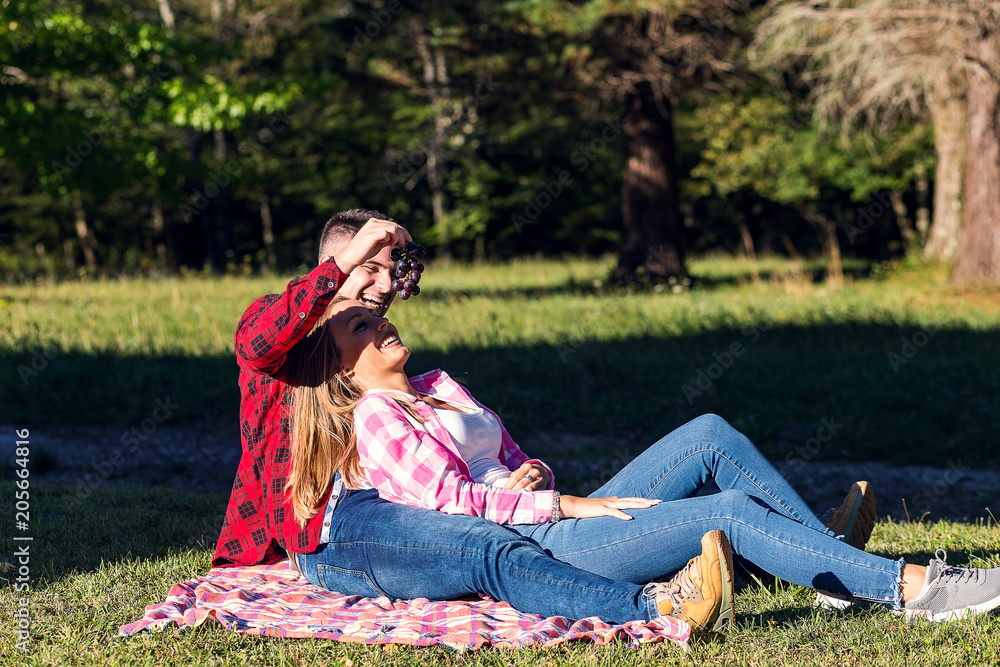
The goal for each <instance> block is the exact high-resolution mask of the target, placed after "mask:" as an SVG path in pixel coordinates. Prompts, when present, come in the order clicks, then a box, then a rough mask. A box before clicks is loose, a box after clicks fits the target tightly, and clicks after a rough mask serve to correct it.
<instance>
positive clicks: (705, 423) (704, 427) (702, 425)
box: [689, 413, 738, 434]
mask: <svg viewBox="0 0 1000 667" xmlns="http://www.w3.org/2000/svg"><path fill="white" fill-rule="evenodd" d="M689 425H690V426H691V427H693V428H697V429H698V430H699V431H703V432H707V433H713V434H723V433H731V432H737V433H738V431H736V429H735V428H733V427H732V425H731V424H730V423H729V422H727V421H726V420H725V419H723V418H722V417H720V416H719V415H716V414H712V413H708V414H704V415H701V416H700V417H696V418H694V419H692V420H691V421H690V422H689Z"/></svg>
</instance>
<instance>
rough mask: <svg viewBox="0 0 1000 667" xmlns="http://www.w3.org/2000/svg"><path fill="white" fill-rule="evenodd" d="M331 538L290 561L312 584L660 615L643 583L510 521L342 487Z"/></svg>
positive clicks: (576, 611)
mask: <svg viewBox="0 0 1000 667" xmlns="http://www.w3.org/2000/svg"><path fill="white" fill-rule="evenodd" d="M330 540H331V541H330V542H329V543H328V544H322V545H320V548H319V549H318V550H316V551H314V552H313V553H310V554H296V555H295V558H296V564H297V565H298V567H299V570H300V571H301V572H302V574H303V576H305V578H306V579H308V580H309V582H310V583H312V584H315V585H317V586H321V587H323V588H326V589H328V590H331V591H337V592H339V593H343V594H345V595H361V596H366V597H377V596H380V595H385V596H387V597H389V598H390V599H396V598H399V599H405V600H409V599H413V598H421V597H423V598H430V599H436V600H442V599H451V598H457V597H463V596H468V595H475V594H477V593H484V594H486V595H489V596H491V597H493V598H495V599H497V600H504V601H506V602H508V603H510V604H511V605H512V606H513V607H515V608H516V609H519V610H521V611H524V612H529V613H534V614H540V615H542V616H568V617H569V618H573V619H578V618H588V617H590V616H597V617H600V618H602V619H604V620H605V621H607V622H609V623H625V622H627V621H633V620H650V619H653V618H656V617H657V616H659V613H658V612H657V611H656V606H655V604H654V603H653V600H652V599H651V598H649V597H647V596H646V595H644V594H643V586H641V585H638V584H636V583H631V582H627V581H614V580H612V579H609V578H605V577H602V576H600V575H596V574H593V573H591V572H586V571H584V570H580V569H578V568H576V567H573V566H572V565H568V564H566V563H563V562H560V561H558V560H556V559H554V558H552V557H551V556H549V555H548V554H546V553H545V551H544V550H543V549H542V548H541V547H539V546H538V545H537V544H535V543H534V542H532V541H531V540H529V539H527V538H525V537H522V536H521V535H519V534H518V533H517V532H515V531H513V530H511V529H510V528H509V527H505V526H501V525H499V524H496V523H493V522H492V521H488V520H486V519H482V518H479V517H471V516H456V515H451V514H444V513H442V512H436V511H434V510H426V509H418V508H415V507H408V506H406V505H401V504H397V503H391V502H388V501H385V500H382V499H381V498H379V496H378V492H377V491H375V490H374V489H370V490H365V491H350V492H347V493H346V494H345V495H344V496H343V497H342V498H341V499H340V501H339V502H338V503H337V507H336V509H335V510H334V511H333V516H332V517H331V526H330Z"/></svg>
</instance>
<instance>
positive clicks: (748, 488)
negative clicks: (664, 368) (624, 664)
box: [297, 415, 902, 623]
mask: <svg viewBox="0 0 1000 667" xmlns="http://www.w3.org/2000/svg"><path fill="white" fill-rule="evenodd" d="M709 479H714V480H715V482H716V484H718V486H719V487H720V488H721V489H722V492H721V493H717V494H714V495H709V496H701V497H691V496H692V495H693V494H694V493H697V491H698V490H699V489H700V487H701V486H702V485H703V484H705V482H706V481H708V480H709ZM593 495H594V496H605V495H617V496H641V497H649V498H659V499H661V500H663V502H662V503H660V504H659V505H656V506H654V507H651V508H648V509H641V510H630V511H627V512H626V513H627V514H630V515H631V516H632V517H633V519H632V520H631V521H623V520H621V519H617V518H614V517H599V518H592V519H564V520H562V521H559V522H557V523H554V524H552V523H549V524H541V525H523V526H501V525H498V524H495V523H492V522H489V521H486V520H485V519H480V518H478V517H467V516H454V515H448V514H443V513H440V512H435V511H432V510H423V509H417V508H412V507H407V506H405V505H400V504H395V503H390V502H386V501H384V500H381V499H380V498H378V496H377V494H376V492H375V491H371V490H369V491H360V492H358V491H354V492H351V493H350V494H348V495H347V496H346V497H345V498H343V499H341V501H340V503H338V505H337V508H336V510H335V511H334V513H333V525H332V526H331V529H330V539H331V542H330V543H329V544H324V545H321V547H320V548H319V549H318V550H317V551H315V552H313V553H311V554H299V555H298V556H297V563H298V565H299V568H300V569H301V570H302V573H303V575H304V576H305V577H306V578H307V579H308V580H309V581H310V582H311V583H313V584H316V585H318V586H322V587H324V588H327V589H329V590H335V591H338V592H341V593H345V594H349V595H363V596H377V595H387V596H389V597H390V598H403V599H412V598H416V597H427V598H431V599H448V598H453V597H460V596H465V595H470V594H475V593H485V594H487V595H490V596H491V597H494V598H496V599H499V600H505V601H507V602H509V603H510V604H511V605H512V606H514V607H516V608H517V609H520V610H522V611H526V612H531V613H537V614H541V615H543V616H557V615H558V616H568V617H570V618H585V617H588V616H598V617H600V618H602V619H604V620H605V621H607V622H612V623H618V622H624V621H628V620H635V619H643V620H648V619H651V618H654V617H656V616H657V612H656V609H655V606H654V605H653V604H652V601H651V600H650V599H649V598H647V597H645V596H644V595H643V593H642V586H641V584H644V583H646V582H649V581H659V580H663V579H666V578H667V577H668V576H669V575H670V574H672V573H674V572H676V571H677V570H679V569H680V568H682V567H683V566H684V565H685V564H686V563H687V561H688V560H689V559H690V558H692V557H694V556H696V555H698V554H699V553H700V552H701V546H700V540H701V537H702V535H703V534H704V533H706V532H708V531H710V530H715V529H720V528H721V529H722V530H724V531H725V532H726V534H727V535H728V537H729V539H730V542H731V543H732V546H733V551H734V553H736V554H739V555H742V556H744V557H745V558H747V559H748V560H750V561H752V562H754V563H756V564H757V565H759V566H760V567H762V568H764V569H765V570H767V571H768V572H770V573H772V574H774V575H775V576H777V577H780V578H782V579H785V580H787V581H790V582H792V583H796V584H800V585H802V586H807V587H812V588H817V589H820V590H825V591H829V592H832V593H841V594H850V595H854V596H856V597H861V598H866V599H872V600H880V601H884V602H888V601H892V602H895V603H896V604H897V606H898V604H899V599H900V589H899V576H900V571H901V568H902V561H899V562H898V563H896V562H894V561H891V560H887V559H885V558H879V557H876V556H872V555H870V554H867V553H865V552H863V551H859V550H857V549H854V548H853V547H850V546H848V545H847V544H845V543H844V542H842V541H840V540H838V539H837V538H836V537H835V536H834V535H833V533H831V532H830V531H829V530H828V529H827V528H826V527H825V526H823V524H822V523H820V522H819V521H818V520H817V519H816V517H815V515H813V513H812V511H811V510H810V509H809V508H808V507H807V506H806V505H805V503H804V502H803V501H802V499H801V498H800V497H799V496H798V494H797V493H795V491H794V490H793V489H792V488H791V487H790V486H789V485H788V483H787V482H785V480H784V478H783V477H781V475H780V474H779V473H778V472H777V470H775V469H774V467H773V466H772V465H771V464H770V462H768V461H767V460H766V459H765V458H764V457H763V456H762V455H761V454H760V452H758V451H757V449H756V448H755V447H754V446H753V444H752V443H751V442H750V441H749V440H748V439H747V438H746V437H744V436H743V435H741V434H740V433H739V432H737V431H736V430H735V429H733V428H732V427H731V426H729V424H727V423H726V422H725V421H724V420H723V419H721V418H719V417H716V416H714V415H706V416H704V417H700V418H698V419H696V420H694V421H692V422H690V423H688V424H686V425H684V426H682V427H681V428H679V429H677V430H676V431H674V432H672V433H670V434H669V435H668V436H666V437H665V438H663V439H662V440H660V441H659V442H657V443H656V444H655V445H653V446H652V447H650V448H649V449H648V450H647V451H646V452H644V453H643V454H641V455H640V456H639V457H638V458H636V459H635V461H633V462H632V463H630V464H629V465H628V466H626V467H625V468H624V469H623V470H622V471H621V472H620V473H618V474H617V475H616V476H615V477H614V478H613V479H612V480H611V481H609V482H608V483H607V484H606V485H604V486H603V487H601V488H600V489H598V490H597V491H595V492H594V494H593Z"/></svg>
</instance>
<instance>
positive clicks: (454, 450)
mask: <svg viewBox="0 0 1000 667" xmlns="http://www.w3.org/2000/svg"><path fill="white" fill-rule="evenodd" d="M410 384H411V385H413V388H414V389H416V390H417V391H418V392H419V393H420V394H423V395H427V396H432V397H434V398H436V399H439V400H441V401H447V402H451V403H459V404H465V405H470V406H471V405H478V406H479V407H481V408H483V410H485V411H487V412H489V413H490V414H491V415H493V416H494V417H496V420H497V423H499V424H500V432H501V434H502V444H501V447H500V463H502V464H503V465H505V466H506V467H507V468H508V469H509V470H511V471H513V470H516V469H517V468H518V467H519V466H520V465H521V464H522V463H524V462H525V461H531V462H533V463H535V464H536V465H540V466H543V467H545V468H546V470H548V466H544V464H542V463H541V461H538V460H537V459H529V458H528V456H527V455H526V454H525V453H524V452H522V451H521V450H520V448H519V447H518V446H517V445H516V444H515V443H514V440H513V439H512V438H511V437H510V434H509V433H507V429H505V428H504V427H503V423H501V422H500V417H498V416H497V414H496V413H495V412H493V411H492V410H490V409H489V408H487V407H486V406H485V405H483V404H482V403H480V402H479V401H477V400H476V399H475V398H473V397H472V395H471V394H470V393H469V392H468V391H467V390H466V389H465V388H464V387H462V386H461V385H460V384H458V383H457V382H455V381H454V380H452V379H451V377H449V376H448V374H447V373H445V372H444V371H441V370H436V371H431V372H429V373H424V374H423V375H418V376H416V377H412V378H410ZM389 393H391V394H392V395H394V396H397V397H399V398H400V399H402V400H405V401H409V402H410V403H412V404H413V405H414V407H415V408H416V410H417V413H418V414H420V415H421V416H422V417H423V418H425V419H426V420H427V422H426V423H425V424H419V423H417V422H416V421H415V420H413V419H412V418H411V417H410V416H409V415H408V414H407V413H406V411H405V410H403V408H402V407H401V406H400V405H399V404H398V403H396V402H395V401H394V400H392V399H391V398H389V397H388V396H387V395H386V394H389ZM354 429H355V432H356V433H357V441H358V453H359V455H360V459H361V466H362V467H363V468H364V469H365V473H366V474H367V476H368V482H369V483H370V484H371V486H372V487H374V488H376V489H378V492H379V495H380V496H381V497H382V498H385V499H386V500H391V501H393V502H398V503H403V504H405V505H410V506H412V507H423V508H426V509H433V510H438V511H440V512H446V513H448V514H467V515H470V516H481V517H483V518H486V519H489V520H490V521H494V522H496V523H503V524H522V523H545V522H547V521H549V519H551V518H552V495H553V492H552V489H553V488H555V478H554V477H552V478H551V480H550V482H549V487H548V490H538V491H512V490H510V489H504V488H498V487H493V486H487V485H485V484H479V483H477V482H473V481H472V476H471V474H470V473H469V467H468V466H467V465H466V463H465V461H464V460H463V459H462V457H461V455H460V454H459V450H458V447H457V445H456V444H455V441H454V440H453V439H452V437H451V434H450V433H449V432H448V429H446V428H445V427H444V425H443V424H442V423H441V420H440V418H439V417H438V416H437V414H435V412H434V410H433V408H431V407H430V406H429V405H427V403H424V402H423V401H419V400H417V397H415V396H411V395H410V394H406V393H403V392H399V391H394V390H390V389H373V390H371V391H367V392H365V395H364V397H363V398H362V399H361V402H359V403H358V405H357V407H356V408H355V409H354ZM549 474H550V476H551V470H550V471H549Z"/></svg>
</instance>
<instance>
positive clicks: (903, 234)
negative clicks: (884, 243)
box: [889, 190, 917, 255]
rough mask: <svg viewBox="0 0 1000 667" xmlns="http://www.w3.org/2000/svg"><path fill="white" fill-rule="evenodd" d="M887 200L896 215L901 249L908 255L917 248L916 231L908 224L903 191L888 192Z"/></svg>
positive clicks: (908, 219)
mask: <svg viewBox="0 0 1000 667" xmlns="http://www.w3.org/2000/svg"><path fill="white" fill-rule="evenodd" d="M889 201H890V202H892V212H893V213H895V215H896V226H897V227H899V236H900V238H902V239H903V251H904V252H905V253H906V254H907V255H909V254H910V253H911V252H913V251H914V249H915V248H917V231H916V230H915V229H914V228H913V227H912V226H911V225H910V218H909V216H908V215H907V211H906V202H904V201H903V193H902V192H901V191H899V190H891V191H890V192H889Z"/></svg>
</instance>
